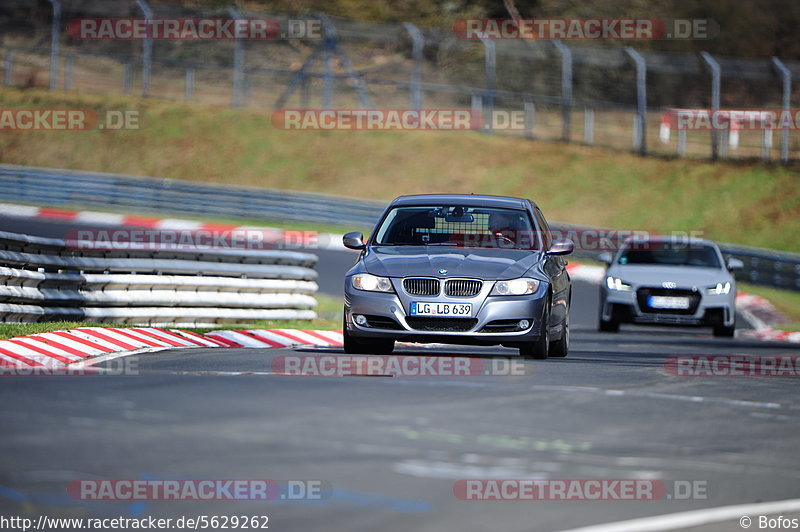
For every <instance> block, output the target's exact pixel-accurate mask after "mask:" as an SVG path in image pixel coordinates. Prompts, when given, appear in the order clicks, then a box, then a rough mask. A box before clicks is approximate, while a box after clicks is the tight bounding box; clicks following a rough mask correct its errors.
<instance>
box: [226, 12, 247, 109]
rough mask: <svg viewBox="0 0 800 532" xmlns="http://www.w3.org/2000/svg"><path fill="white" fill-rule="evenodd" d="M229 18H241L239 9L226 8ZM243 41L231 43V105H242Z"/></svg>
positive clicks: (237, 40) (238, 40)
mask: <svg viewBox="0 0 800 532" xmlns="http://www.w3.org/2000/svg"><path fill="white" fill-rule="evenodd" d="M228 12H229V13H230V14H231V18H233V19H239V18H242V17H241V15H240V14H239V10H238V9H236V8H235V7H230V8H228ZM243 69H244V41H242V40H241V39H236V40H235V41H234V44H233V87H232V89H231V91H232V95H231V107H241V106H242V100H243V98H242V96H243V94H242V93H243V92H244V87H243V78H244V72H243Z"/></svg>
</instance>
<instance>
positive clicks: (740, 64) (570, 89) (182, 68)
mask: <svg viewBox="0 0 800 532" xmlns="http://www.w3.org/2000/svg"><path fill="white" fill-rule="evenodd" d="M5 4H6V5H5V6H2V7H0V19H2V20H3V21H4V23H3V25H2V28H3V30H2V41H0V42H2V44H1V45H0V57H1V58H2V65H3V82H4V84H5V85H6V86H18V87H36V86H38V87H49V88H50V89H51V90H73V91H82V92H96V93H103V94H112V93H129V94H138V95H143V96H147V97H151V98H162V99H171V100H188V101H195V102H203V103H208V104H216V105H230V106H234V107H250V108H256V109H276V108H326V109H327V108H347V109H350V108H380V109H414V108H438V109H442V108H471V109H473V110H480V111H482V112H483V116H484V117H492V116H494V117H500V116H503V115H504V114H505V115H509V114H511V113H512V112H514V113H516V114H517V116H524V126H523V127H518V128H512V129H504V128H502V127H495V128H492V127H491V126H492V124H493V122H494V125H497V124H498V122H499V121H498V120H495V121H493V120H491V119H487V120H486V122H487V125H486V126H485V128H484V132H489V131H488V130H489V129H493V131H492V132H493V133H495V134H511V135H519V136H526V137H528V138H535V139H545V140H563V141H567V142H574V143H584V144H593V145H600V146H605V147H610V148H615V149H622V150H635V151H637V152H639V153H641V154H643V155H644V154H651V155H662V156H688V157H702V158H707V157H711V158H714V159H717V158H730V159H733V158H735V159H754V158H762V159H766V160H776V161H781V162H789V161H790V160H793V159H797V158H798V157H799V156H800V136H798V135H797V134H795V132H794V131H792V130H789V129H787V130H784V131H776V132H775V135H774V136H773V134H772V132H763V131H748V130H742V131H740V132H737V133H736V141H735V142H730V138H729V137H730V132H729V131H717V132H712V131H693V130H690V131H686V130H681V131H677V130H670V129H668V128H667V129H665V128H664V124H663V123H662V121H663V119H664V116H665V112H667V111H669V110H671V109H676V108H681V109H685V108H694V109H710V108H715V107H717V106H719V107H721V108H736V109H773V110H774V109H781V108H789V107H790V106H791V102H792V101H795V100H796V95H795V94H794V92H796V89H793V85H792V79H794V78H796V77H797V76H798V74H800V62H790V61H785V62H782V61H780V59H779V58H771V59H742V58H731V57H711V56H708V55H703V54H701V55H695V54H686V53H674V52H671V53H667V52H656V51H647V50H637V49H636V48H635V46H633V47H626V46H624V44H625V43H624V42H623V43H613V42H604V43H602V44H599V43H593V44H589V43H584V42H576V41H569V42H562V41H553V40H475V41H473V40H464V39H461V38H459V37H458V35H456V33H454V32H453V31H448V30H445V29H436V28H418V27H416V26H414V25H412V24H410V23H398V24H388V23H386V24H379V23H373V22H362V21H356V20H350V19H340V18H334V17H328V16H326V15H324V14H319V15H317V16H314V17H307V16H306V17H289V16H286V15H276V14H271V13H261V12H252V11H241V12H239V11H237V10H236V9H235V8H234V7H232V6H231V7H221V8H218V9H208V8H206V9H189V8H186V7H182V6H178V5H170V4H161V3H158V4H154V5H152V6H151V5H149V4H148V3H147V2H146V0H136V1H131V2H128V1H122V0H110V1H103V2H100V1H88V0H83V1H79V0H51V1H50V3H49V5H48V4H47V3H45V2H41V1H38V2H37V1H33V0H8V1H7V2H6V3H5ZM81 17H109V18H118V17H136V18H148V17H149V18H155V19H164V18H268V19H272V20H274V21H276V22H278V23H279V24H280V28H281V31H282V33H281V35H279V36H278V38H275V39H271V40H266V41H264V40H238V41H237V40H214V41H191V40H146V39H145V40H79V39H75V38H74V36H73V35H71V34H70V32H68V31H67V28H68V24H69V22H70V21H72V20H75V19H77V18H81ZM292 25H294V26H292ZM292 27H295V28H305V29H306V31H307V33H313V34H312V35H305V36H302V37H298V38H289V37H291V35H286V30H287V28H289V29H291V28H292ZM309 29H312V30H314V31H308V30H309ZM317 30H318V31H317ZM773 137H774V138H773Z"/></svg>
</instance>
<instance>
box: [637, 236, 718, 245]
mask: <svg viewBox="0 0 800 532" xmlns="http://www.w3.org/2000/svg"><path fill="white" fill-rule="evenodd" d="M631 242H635V243H643V242H656V243H661V242H672V243H679V244H699V245H705V246H712V247H718V246H717V243H716V242H714V241H713V240H706V239H705V238H698V237H695V236H686V235H647V237H646V238H644V239H643V240H639V239H634V237H628V238H626V239H625V243H626V244H628V243H631Z"/></svg>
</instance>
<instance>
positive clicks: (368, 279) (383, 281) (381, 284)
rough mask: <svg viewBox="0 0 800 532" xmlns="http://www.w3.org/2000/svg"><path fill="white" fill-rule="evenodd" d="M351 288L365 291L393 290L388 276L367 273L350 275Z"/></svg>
mask: <svg viewBox="0 0 800 532" xmlns="http://www.w3.org/2000/svg"><path fill="white" fill-rule="evenodd" d="M351 282H352V284H353V288H355V289H356V290H365V291H367V292H394V288H392V282H391V281H390V280H389V278H388V277H377V276H375V275H371V274H369V273H359V274H358V275H354V276H353V277H352V281H351Z"/></svg>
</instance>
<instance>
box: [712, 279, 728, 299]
mask: <svg viewBox="0 0 800 532" xmlns="http://www.w3.org/2000/svg"><path fill="white" fill-rule="evenodd" d="M730 292H731V283H730V281H728V282H725V283H717V284H716V285H715V286H709V287H708V288H706V294H712V295H716V296H718V295H721V294H729V293H730Z"/></svg>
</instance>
